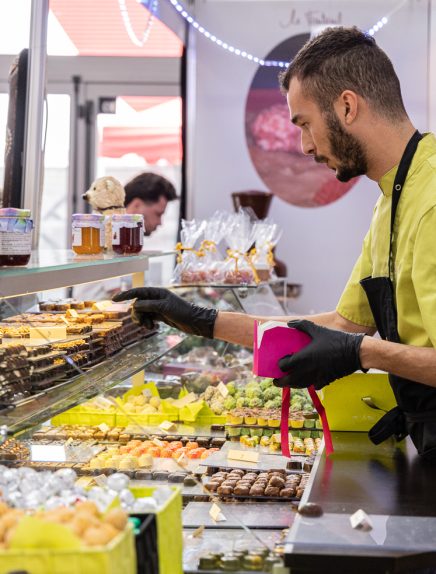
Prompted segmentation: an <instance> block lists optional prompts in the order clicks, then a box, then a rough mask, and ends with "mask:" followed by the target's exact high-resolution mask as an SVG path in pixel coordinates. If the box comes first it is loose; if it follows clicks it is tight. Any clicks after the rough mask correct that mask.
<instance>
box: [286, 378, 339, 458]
mask: <svg viewBox="0 0 436 574" xmlns="http://www.w3.org/2000/svg"><path fill="white" fill-rule="evenodd" d="M309 395H310V398H311V399H312V402H313V404H314V406H315V408H316V411H317V413H318V414H319V416H320V418H321V422H322V430H323V432H324V443H325V452H326V456H329V455H330V454H331V453H332V452H333V451H334V448H333V441H332V435H331V432H330V427H329V422H328V420H327V413H326V412H325V408H324V406H323V404H322V403H321V401H320V400H319V397H318V395H317V394H316V391H315V387H314V386H313V385H312V386H310V387H309ZM290 405H291V389H290V388H289V387H283V389H282V412H281V419H280V440H281V445H282V455H283V456H286V457H287V458H291V452H290V450H289V408H290Z"/></svg>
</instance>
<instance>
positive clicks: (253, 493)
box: [206, 469, 308, 499]
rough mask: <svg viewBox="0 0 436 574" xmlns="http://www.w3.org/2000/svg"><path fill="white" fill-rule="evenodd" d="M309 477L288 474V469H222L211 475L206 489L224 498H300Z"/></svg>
mask: <svg viewBox="0 0 436 574" xmlns="http://www.w3.org/2000/svg"><path fill="white" fill-rule="evenodd" d="M307 479H308V475H306V474H288V473H287V471H286V470H270V471H267V472H258V471H248V472H246V471H244V470H241V469H233V470H230V472H228V471H227V470H226V471H224V470H222V471H219V472H217V473H215V474H213V475H212V476H211V478H210V480H209V482H208V483H207V484H206V489H207V490H208V491H209V492H213V493H215V492H216V494H218V496H222V497H224V498H229V497H230V498H231V497H243V498H269V499H274V498H279V499H282V498H287V499H289V498H291V499H292V498H295V499H300V498H301V497H302V495H303V492H304V487H305V485H306V483H307Z"/></svg>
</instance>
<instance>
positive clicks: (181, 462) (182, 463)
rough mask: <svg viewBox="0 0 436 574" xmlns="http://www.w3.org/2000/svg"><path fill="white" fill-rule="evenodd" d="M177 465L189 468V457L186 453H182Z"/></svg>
mask: <svg viewBox="0 0 436 574" xmlns="http://www.w3.org/2000/svg"><path fill="white" fill-rule="evenodd" d="M177 464H179V465H180V466H181V467H182V468H185V467H186V466H188V457H187V456H186V455H185V453H184V452H182V454H181V455H180V456H179V458H178V459H177Z"/></svg>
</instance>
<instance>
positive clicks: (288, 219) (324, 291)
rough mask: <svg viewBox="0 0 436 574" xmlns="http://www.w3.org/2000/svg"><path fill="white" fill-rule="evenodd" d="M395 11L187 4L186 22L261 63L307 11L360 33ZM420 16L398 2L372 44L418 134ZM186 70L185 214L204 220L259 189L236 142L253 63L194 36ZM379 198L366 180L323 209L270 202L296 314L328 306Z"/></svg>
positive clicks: (366, 5)
mask: <svg viewBox="0 0 436 574" xmlns="http://www.w3.org/2000/svg"><path fill="white" fill-rule="evenodd" d="M399 4H400V2H399V1H398V0H395V1H383V0H380V1H370V2H368V1H366V2H363V1H357V0H355V1H347V2H326V1H324V2H323V1H317V2H309V1H300V2H292V3H291V2H283V1H257V2H248V1H243V0H240V1H239V2H235V1H232V0H230V1H225V2H224V1H216V0H215V1H214V0H209V1H207V0H201V1H197V2H196V6H195V16H196V18H197V20H198V21H199V22H200V23H201V24H202V25H203V26H204V27H205V28H207V29H208V30H209V31H211V32H212V33H213V34H215V35H216V36H217V37H220V38H221V39H222V40H224V41H226V42H228V43H231V44H233V45H234V46H236V47H238V48H241V49H244V50H246V51H249V52H251V53H253V54H254V55H258V56H260V57H264V56H265V55H266V54H267V53H268V52H269V51H270V50H271V49H272V48H273V47H274V46H276V45H277V44H278V43H279V42H281V41H283V40H285V39H286V38H288V37H289V36H291V35H294V34H298V33H304V32H310V28H309V25H308V24H307V22H306V12H307V11H309V10H312V11H314V10H316V11H318V14H319V13H320V12H324V13H325V14H326V15H331V16H333V17H337V16H338V13H341V24H343V25H346V26H347V25H357V26H359V27H360V28H363V29H368V28H369V27H370V26H372V25H373V24H375V23H376V22H377V20H379V19H380V18H381V17H382V16H384V15H386V14H388V13H389V12H390V11H391V10H393V9H395V7H397V6H398V5H399ZM291 7H292V8H295V9H296V14H297V16H298V18H299V19H300V24H298V25H292V26H289V27H283V25H284V24H285V23H286V22H287V21H288V20H289V17H290V13H291V9H292V8H291ZM427 9H428V3H427V1H426V0H411V1H410V2H407V3H406V4H405V5H404V6H403V7H402V8H401V9H400V10H399V11H397V12H396V13H395V14H394V15H393V16H392V17H391V18H390V21H389V23H388V24H387V25H386V26H385V27H384V28H383V29H382V30H381V31H380V32H379V33H378V34H377V36H376V38H377V42H378V44H379V45H380V46H381V47H382V48H383V49H384V50H385V51H386V52H387V53H388V55H389V56H390V57H391V59H392V60H393V63H394V66H395V67H396V70H397V73H398V75H399V77H400V80H401V83H402V87H403V95H404V99H405V103H406V107H407V109H408V111H409V114H410V116H411V117H412V119H413V121H414V122H415V124H416V126H417V127H418V128H419V129H421V130H425V129H427V127H428V118H427V103H428V102H427V93H428V85H427V64H428V57H427V50H428V46H427V43H428V26H427V24H428V22H427ZM194 65H195V74H196V78H195V90H193V91H192V92H191V94H195V102H194V103H195V118H193V119H194V121H195V123H194V125H193V126H191V127H192V133H193V134H194V137H193V138H192V139H191V144H192V149H190V150H189V151H190V156H189V158H190V171H189V173H190V174H191V178H190V181H189V193H190V209H191V213H190V215H191V216H195V217H205V216H209V215H211V214H212V213H213V211H214V210H216V209H228V210H230V209H232V205H231V198H230V193H231V192H232V191H237V190H243V189H259V190H266V188H265V185H264V184H263V182H262V181H261V179H260V178H259V176H258V175H257V172H256V171H255V169H254V167H253V165H252V163H251V159H250V156H249V153H248V149H247V146H246V142H245V128H244V116H245V100H246V96H247V93H248V90H249V87H250V83H251V81H252V78H253V76H254V74H255V72H256V66H255V64H253V63H250V62H247V61H245V60H243V59H241V58H238V57H236V56H233V55H231V54H229V53H227V52H225V51H224V50H222V49H221V48H219V47H217V46H216V45H213V44H212V43H210V42H209V41H208V40H206V39H205V38H203V37H201V36H199V35H197V37H196V58H195V61H194ZM192 79H193V78H192V76H191V80H192ZM191 119H192V117H191ZM378 193H379V191H378V187H377V185H376V184H375V183H374V182H371V181H369V180H367V179H362V180H360V181H359V182H358V183H357V184H356V185H355V186H354V187H353V188H352V190H351V191H350V192H349V193H348V194H346V195H345V196H344V197H343V198H341V199H339V200H338V201H336V202H335V203H333V204H330V205H328V206H326V207H318V208H298V207H294V206H292V205H290V204H287V203H284V202H282V201H281V200H279V199H278V198H274V200H273V205H272V208H271V212H270V214H271V215H272V216H273V217H274V219H275V220H276V221H277V222H278V223H279V224H280V225H281V226H282V227H283V229H284V234H283V237H282V239H281V242H280V244H279V248H278V256H279V257H280V258H281V259H283V260H285V261H286V263H287V265H288V275H289V279H290V281H293V282H301V283H303V294H302V296H301V297H300V298H299V299H298V300H296V301H295V304H294V310H295V312H302V313H307V312H312V311H314V312H319V311H323V310H329V309H331V308H333V307H334V306H335V304H336V302H337V299H338V297H339V296H340V293H341V290H342V288H343V286H344V284H345V282H346V280H347V278H348V275H349V273H350V271H351V268H352V266H353V263H354V261H355V259H356V257H357V256H358V254H359V251H360V245H361V241H362V239H363V237H364V235H365V233H366V230H367V228H368V225H369V221H370V218H371V214H372V209H373V206H374V203H375V201H376V199H377V196H378Z"/></svg>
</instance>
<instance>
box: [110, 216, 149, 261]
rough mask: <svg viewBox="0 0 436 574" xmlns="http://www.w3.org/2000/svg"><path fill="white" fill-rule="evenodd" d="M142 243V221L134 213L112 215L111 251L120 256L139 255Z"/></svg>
mask: <svg viewBox="0 0 436 574" xmlns="http://www.w3.org/2000/svg"><path fill="white" fill-rule="evenodd" d="M143 243H144V219H143V217H142V215H140V214H136V213H123V214H118V213H116V214H114V215H112V249H113V250H114V252H115V253H118V254H120V255H129V254H133V253H139V252H140V251H141V249H142V245H143Z"/></svg>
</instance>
